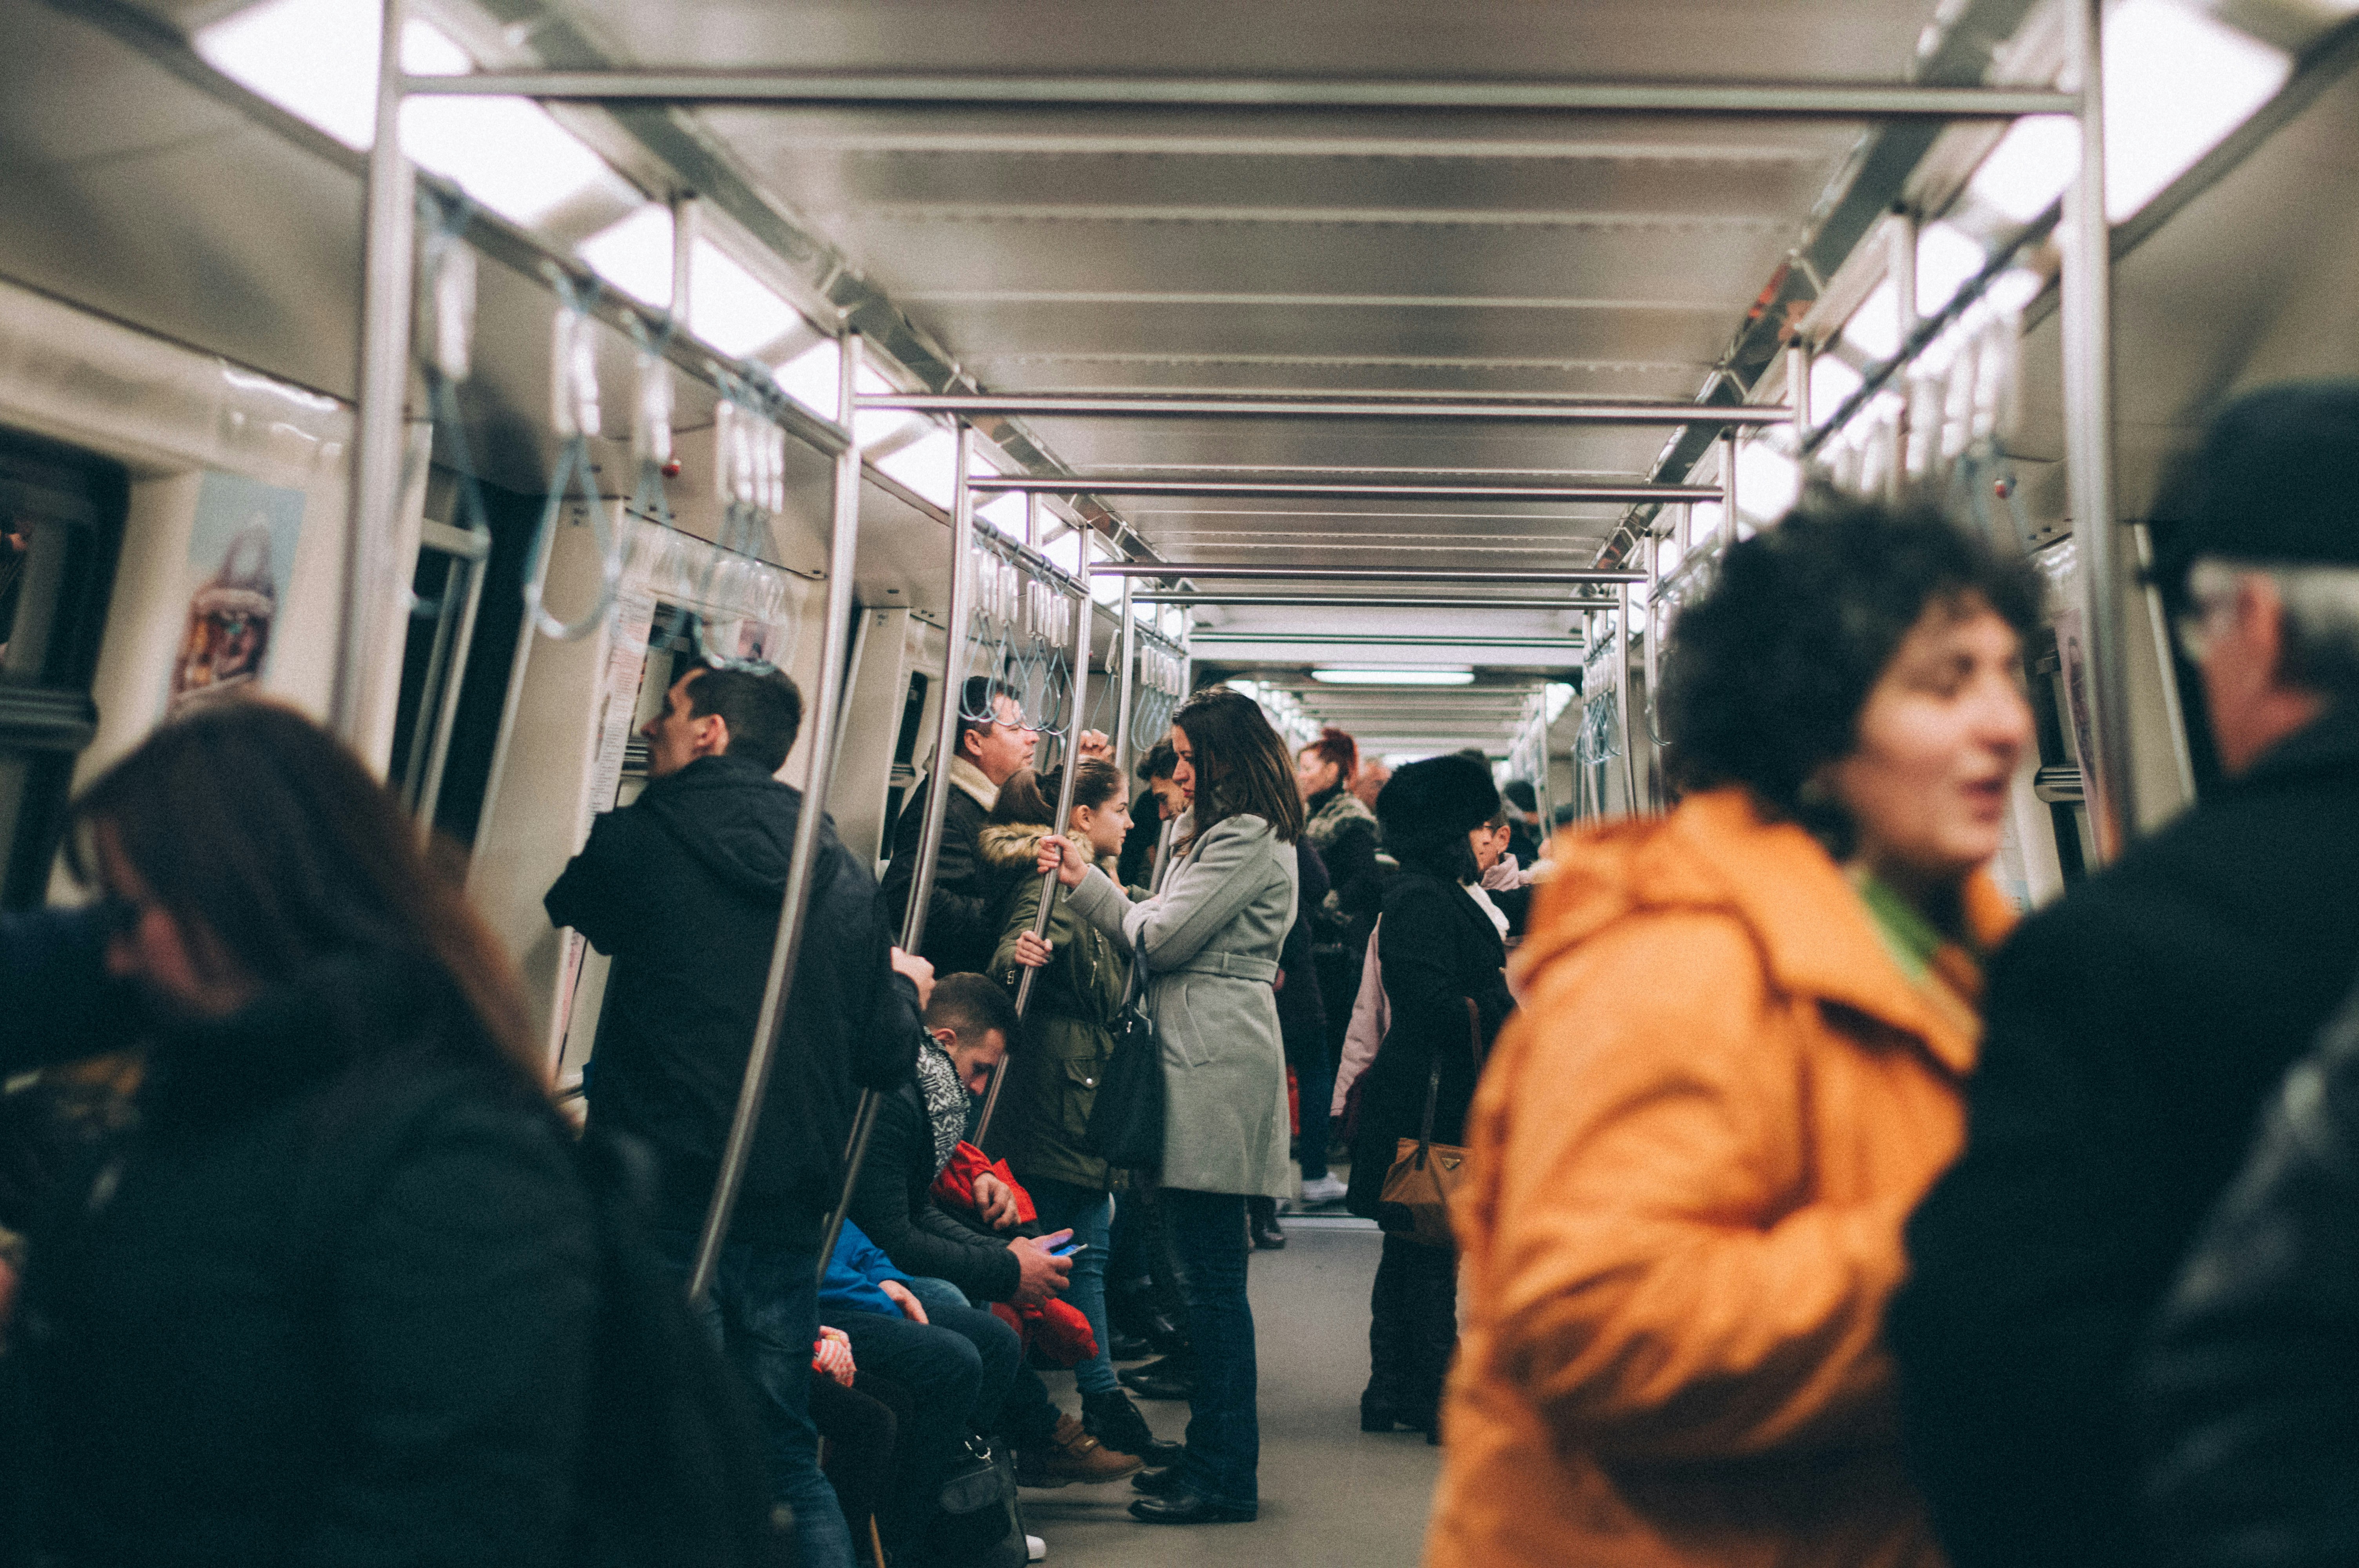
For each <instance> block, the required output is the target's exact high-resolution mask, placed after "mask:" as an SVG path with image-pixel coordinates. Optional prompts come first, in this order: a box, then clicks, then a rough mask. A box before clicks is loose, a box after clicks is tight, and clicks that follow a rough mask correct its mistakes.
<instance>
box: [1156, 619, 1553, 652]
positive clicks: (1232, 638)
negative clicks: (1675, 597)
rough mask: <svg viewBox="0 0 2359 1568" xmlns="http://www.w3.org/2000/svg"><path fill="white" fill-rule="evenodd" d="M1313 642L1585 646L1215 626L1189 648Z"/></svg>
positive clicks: (1546, 640) (1548, 640)
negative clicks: (1240, 629) (1238, 629)
mask: <svg viewBox="0 0 2359 1568" xmlns="http://www.w3.org/2000/svg"><path fill="white" fill-rule="evenodd" d="M1262 643H1271V644H1273V645H1276V644H1290V643H1313V644H1317V645H1320V646H1323V647H1332V648H1579V647H1582V646H1585V644H1584V643H1582V640H1581V639H1580V638H1578V637H1565V636H1548V637H1457V636H1440V637H1403V636H1399V635H1380V636H1356V635H1353V634H1351V633H1325V632H1223V631H1222V630H1221V629H1220V628H1218V627H1203V626H1199V627H1197V628H1196V634H1195V638H1194V640H1193V642H1192V643H1190V650H1191V651H1192V652H1193V653H1194V654H1196V655H1197V656H1198V657H1200V658H1201V657H1202V656H1203V655H1204V654H1209V653H1212V652H1215V651H1217V650H1218V649H1220V648H1223V647H1235V646H1248V647H1253V646H1259V645H1260V644H1262Z"/></svg>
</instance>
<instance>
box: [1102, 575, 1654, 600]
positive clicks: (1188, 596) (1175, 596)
mask: <svg viewBox="0 0 2359 1568" xmlns="http://www.w3.org/2000/svg"><path fill="white" fill-rule="evenodd" d="M1099 570H1101V571H1103V570H1104V568H1099ZM1137 602H1138V603H1140V604H1188V605H1206V606H1212V607H1215V608H1222V609H1231V608H1251V609H1269V610H1276V609H1305V610H1308V609H1326V610H1611V609H1613V608H1614V606H1615V605H1616V604H1618V603H1619V602H1620V600H1612V599H1475V598H1468V599H1416V598H1410V599H1387V598H1386V597H1384V596H1383V595H1381V594H1329V595H1325V596H1321V595H1319V594H1311V593H1303V594H1288V593H1275V594H1273V593H1142V594H1140V595H1138V596H1137Z"/></svg>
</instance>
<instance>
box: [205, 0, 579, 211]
mask: <svg viewBox="0 0 2359 1568" xmlns="http://www.w3.org/2000/svg"><path fill="white" fill-rule="evenodd" d="M377 16H378V8H377V5H376V4H375V0H265V3H264V4H262V5H253V6H249V7H247V8H246V9H245V10H243V11H240V12H238V13H236V14H235V15H234V16H226V17H223V19H222V20H221V21H218V22H216V23H214V24H213V25H212V26H211V27H202V28H200V29H198V31H197V34H196V36H195V38H193V39H192V40H191V42H192V43H193V44H194V46H195V48H196V50H197V53H198V54H199V55H200V56H201V58H202V59H205V60H206V61H207V62H208V63H209V64H211V65H212V67H213V68H214V69H215V70H219V71H220V72H221V73H222V74H223V75H224V76H227V77H230V78H231V79H233V80H234V81H238V82H240V83H242V84H244V85H245V86H246V87H248V88H251V89H252V90H253V91H254V92H257V93H259V94H261V95H262V96H263V97H265V98H267V99H269V100H270V101H271V102H272V103H276V104H277V105H278V106H279V107H280V108H282V109H284V110H286V111H287V112H288V114H293V115H295V116H296V117H297V118H299V119H301V120H305V121H308V122H310V124H313V125H316V126H318V127H319V128H320V129H321V130H322V131H325V132H326V133H327V134H328V135H332V136H333V137H335V138H336V139H337V140H338V141H340V142H342V143H343V144H344V145H345V146H348V147H353V148H357V149H362V150H365V149H366V148H367V147H368V146H369V145H370V143H372V142H374V141H375V139H376V81H377V54H378V49H377V42H378V34H377V27H378V21H377ZM401 63H402V68H403V69H404V70H408V71H409V72H410V73H411V74H413V75H417V76H455V75H459V74H461V73H462V72H464V71H467V70H473V66H474V62H473V60H472V59H469V58H468V55H467V52H466V51H465V50H464V49H461V48H460V47H459V46H458V45H457V44H455V43H453V42H451V38H450V37H449V36H448V35H447V34H444V33H442V32H440V30H438V29H436V28H435V27H431V26H429V25H428V24H427V23H424V22H410V23H408V24H407V25H406V26H405V27H403V29H402V34H401ZM401 146H402V150H403V151H404V152H406V153H408V155H409V156H410V157H411V158H413V159H415V160H416V161H417V162H418V163H419V165H420V166H421V167H423V168H429V169H432V170H433V171H434V172H435V173H437V174H440V175H442V176H444V177H446V178H450V179H453V180H456V181H457V182H458V183H459V184H460V185H462V186H463V187H464V188H465V189H466V191H467V193H468V194H469V195H471V196H473V198H474V199H475V200H478V201H481V202H482V203H483V204H484V206H486V207H488V208H490V209H491V210H492V211H495V212H497V213H499V214H500V215H501V216H503V217H506V218H509V219H512V220H514V221H515V222H519V223H526V224H530V223H535V222H539V221H540V220H541V219H542V218H544V217H546V216H548V214H549V213H550V212H551V211H555V210H556V209H557V208H558V207H559V206H560V205H562V204H563V203H564V202H566V201H567V200H571V198H573V197H575V196H578V195H580V194H581V193H582V191H584V190H586V189H590V188H591V187H592V186H593V185H596V184H598V183H600V182H601V181H604V180H616V179H617V178H618V177H616V176H615V175H614V173H613V171H612V170H610V169H609V168H607V167H606V165H605V162H604V160H603V159H602V158H600V157H598V155H597V154H595V153H593V152H592V151H591V150H590V149H589V148H588V147H586V146H583V145H582V143H581V142H580V141H579V140H577V139H576V138H575V137H574V136H573V135H571V133H570V132H568V131H567V130H566V129H565V128H564V127H563V126H561V125H560V124H558V123H557V122H556V121H555V120H553V119H551V118H549V114H548V113H547V112H546V111H544V110H542V109H541V108H539V107H538V105H536V104H533V103H527V102H526V101H525V100H524V99H521V98H467V99H460V98H444V99H425V98H419V99H412V100H411V101H409V102H408V103H405V104H403V105H402V117H401Z"/></svg>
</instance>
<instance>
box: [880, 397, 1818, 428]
mask: <svg viewBox="0 0 2359 1568" xmlns="http://www.w3.org/2000/svg"><path fill="white" fill-rule="evenodd" d="M857 406H858V407H859V409H860V410H861V411H862V412H863V413H867V412H871V411H878V412H882V411H887V410H889V411H894V412H898V413H905V414H956V415H960V416H975V415H982V414H996V415H1018V414H1022V415H1033V416H1055V417H1059V418H1068V419H1078V418H1129V419H1171V418H1199V417H1201V418H1229V419H1241V418H1253V419H1444V420H1452V421H1456V420H1470V419H1471V420H1489V419H1495V420H1501V421H1505V422H1509V423H1534V424H1564V425H1784V424H1788V423H1790V422H1791V420H1792V418H1793V414H1792V411H1791V410H1789V409H1786V408H1779V407H1776V406H1771V405H1768V404H1715V403H1658V402H1648V401H1625V402H1605V401H1602V400H1593V401H1586V402H1584V401H1578V400H1576V401H1571V402H1564V401H1558V402H1549V401H1548V400H1546V399H1544V398H1535V397H1531V396H1528V395H1498V396H1486V395H1482V394H1470V393H1455V392H1454V393H1449V394H1436V395H1431V396H1413V395H1383V394H1358V395H1353V396H1349V397H1335V396H1330V395H1308V396H1300V397H1287V396H1272V395H1256V394H1250V393H1238V394H1211V393H1200V394H1196V395H1190V396H1186V397H1169V396H1164V397H1156V396H1130V395H1106V394H1099V393H1074V392H1035V393H908V392H895V393H872V394H870V395H867V396H864V397H863V398H861V399H860V401H859V403H858V405H857Z"/></svg>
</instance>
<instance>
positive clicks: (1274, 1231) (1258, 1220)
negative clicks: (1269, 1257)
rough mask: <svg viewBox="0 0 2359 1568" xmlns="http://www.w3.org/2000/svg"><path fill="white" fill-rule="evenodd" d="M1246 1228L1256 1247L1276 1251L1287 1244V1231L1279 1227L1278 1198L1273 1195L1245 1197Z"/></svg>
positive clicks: (1266, 1250)
mask: <svg viewBox="0 0 2359 1568" xmlns="http://www.w3.org/2000/svg"><path fill="white" fill-rule="evenodd" d="M1245 1230H1246V1233H1247V1234H1248V1235H1250V1236H1251V1237H1252V1238H1253V1244H1254V1246H1255V1247H1256V1248H1257V1249H1260V1250H1261V1251H1264V1252H1275V1251H1277V1249H1279V1248H1281V1247H1283V1246H1285V1245H1286V1232H1285V1231H1283V1230H1280V1229H1279V1228H1278V1227H1277V1199H1276V1198H1271V1197H1248V1198H1246V1199H1245Z"/></svg>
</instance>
